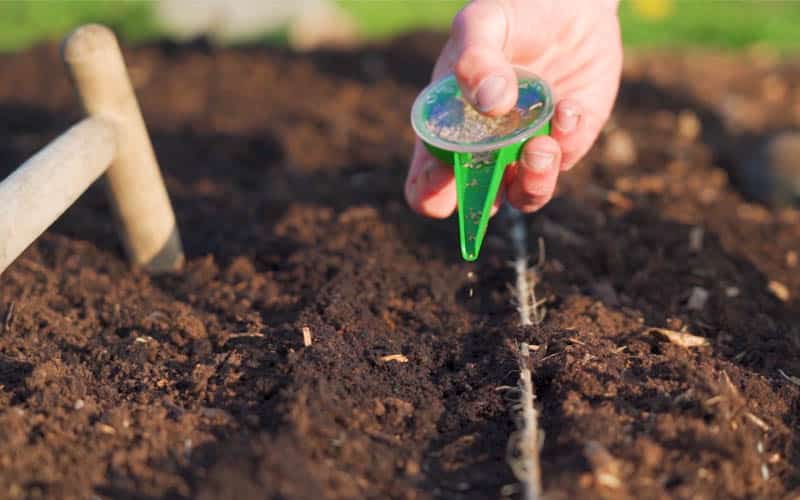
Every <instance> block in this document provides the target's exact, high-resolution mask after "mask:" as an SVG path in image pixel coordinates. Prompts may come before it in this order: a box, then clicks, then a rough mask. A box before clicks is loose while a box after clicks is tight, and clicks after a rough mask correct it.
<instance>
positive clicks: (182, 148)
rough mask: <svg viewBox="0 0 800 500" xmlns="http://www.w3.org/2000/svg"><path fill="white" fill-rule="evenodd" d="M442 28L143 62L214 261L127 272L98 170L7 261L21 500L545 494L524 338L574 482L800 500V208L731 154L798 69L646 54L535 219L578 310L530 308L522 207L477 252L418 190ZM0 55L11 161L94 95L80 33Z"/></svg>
mask: <svg viewBox="0 0 800 500" xmlns="http://www.w3.org/2000/svg"><path fill="white" fill-rule="evenodd" d="M442 41H443V40H442V38H441V37H439V36H435V35H428V34H418V35H415V36H409V37H406V38H403V39H400V40H397V41H394V42H392V43H389V44H387V45H385V46H381V47H374V48H368V49H363V50H360V51H357V52H351V53H315V54H312V55H311V56H301V55H295V54H292V53H289V52H286V51H283V50H278V49H254V48H250V49H230V50H219V49H213V48H210V47H208V46H207V45H206V44H203V43H196V44H192V45H187V46H174V45H167V44H161V45H154V46H150V47H143V48H139V49H135V50H131V51H128V52H127V53H126V57H127V59H128V61H129V64H130V71H131V75H132V78H133V81H134V83H135V86H136V90H137V93H138V95H139V96H140V100H141V104H142V108H143V111H144V115H145V118H146V121H147V123H148V125H149V127H150V130H151V132H152V136H153V142H154V145H155V149H156V152H157V155H158V157H159V159H160V162H161V165H162V167H163V170H164V174H165V177H166V180H167V184H168V188H169V190H170V193H171V195H172V197H173V201H174V205H175V209H176V212H177V216H178V219H179V222H180V226H181V229H182V234H183V238H184V242H185V247H186V250H187V254H188V255H187V256H188V265H187V266H186V269H185V271H183V272H181V273H179V274H176V275H172V276H163V277H155V278H153V277H148V276H147V275H145V274H143V273H141V272H138V271H131V270H129V269H128V267H127V264H126V262H125V260H124V258H123V253H122V250H121V248H120V247H119V245H118V243H117V239H116V236H115V234H114V230H113V226H112V221H111V218H110V216H109V211H108V205H107V203H106V201H105V198H104V196H103V193H102V190H101V189H100V187H98V186H95V187H93V188H92V189H91V190H90V192H88V193H87V194H86V195H85V196H83V197H82V198H81V200H80V201H79V202H78V203H77V204H76V205H75V206H74V207H73V208H71V209H70V210H69V211H68V212H67V213H66V214H65V215H64V216H63V217H62V218H61V219H60V220H59V221H58V222H57V224H56V225H55V226H54V227H53V228H52V229H51V230H50V231H49V232H48V233H47V234H45V235H44V236H43V237H42V238H41V239H40V240H38V242H37V243H36V244H34V245H33V246H32V247H31V248H30V249H29V250H28V251H26V253H25V254H24V255H23V256H22V257H21V258H20V259H18V261H17V262H16V263H15V264H14V265H13V266H12V267H11V268H10V269H9V270H8V271H7V272H6V273H5V274H4V275H3V276H2V278H0V283H1V284H0V324H2V326H0V496H1V497H3V498H12V499H15V498H34V499H35V498H69V499H86V498H138V499H143V498H200V499H215V498H239V499H247V498H404V499H412V498H439V497H441V498H456V499H458V498H470V499H478V498H499V497H501V495H503V494H510V495H513V496H518V495H519V493H518V490H515V489H514V486H513V485H515V484H516V481H515V478H514V477H513V475H512V473H511V471H510V469H509V467H508V466H507V464H506V442H507V440H508V438H509V435H510V434H511V433H512V432H513V431H514V423H513V421H512V418H511V414H510V405H511V403H510V402H509V401H507V400H506V399H505V398H504V393H503V391H502V390H498V387H500V386H505V385H512V384H514V383H515V380H516V378H517V366H516V359H515V356H514V355H513V353H512V350H511V348H512V347H513V346H514V345H515V343H516V342H522V341H525V342H528V343H530V344H533V345H537V346H540V347H539V349H538V350H537V351H535V353H534V354H535V355H534V362H533V376H534V380H533V381H534V385H535V388H536V394H537V397H538V399H537V404H538V406H539V408H540V410H541V421H540V425H541V428H542V429H543V431H544V433H545V440H544V448H543V450H542V476H543V481H544V489H545V490H546V492H547V493H548V497H549V498H789V497H792V496H794V495H797V494H800V488H799V487H800V473H799V472H798V471H799V470H800V469H798V466H800V454H799V452H800V442H798V436H799V435H800V434H798V433H799V432H800V431H798V418H800V417H798V415H800V413H798V410H799V408H798V402H800V387H798V386H797V385H796V384H795V383H794V382H793V381H792V379H791V377H793V376H800V301H798V297H800V272H798V269H797V265H798V264H797V260H798V259H797V252H798V251H800V212H798V211H796V210H791V209H781V210H778V209H769V208H766V207H764V206H761V205H758V204H755V203H752V202H749V201H747V200H746V199H744V198H743V197H742V195H740V194H739V191H738V190H737V188H736V185H735V182H736V177H735V176H733V175H730V176H729V175H728V174H727V173H726V169H727V168H729V167H730V166H731V165H732V164H733V162H735V161H737V158H739V157H740V156H741V155H742V150H741V149H737V148H742V147H744V145H745V144H747V138H748V137H754V136H756V135H757V134H761V133H764V132H766V131H768V130H772V129H778V128H781V127H784V126H789V125H792V124H795V125H797V124H800V63H798V62H792V61H784V60H780V59H777V58H775V57H773V56H771V55H769V54H764V53H753V54H746V55H741V56H730V55H722V56H721V55H714V54H692V55H690V56H687V55H681V54H660V55H659V54H648V55H641V56H634V57H632V58H631V59H629V61H628V63H627V67H626V79H625V84H624V85H623V89H622V91H621V98H620V104H619V106H618V109H617V112H616V114H615V116H614V119H613V122H612V124H610V125H609V128H608V130H607V131H606V132H604V134H603V136H602V137H601V139H600V140H599V142H598V144H597V147H596V148H595V149H594V150H593V152H592V153H591V155H590V157H589V158H588V159H587V160H586V161H585V162H583V164H582V165H580V166H579V167H578V168H576V169H574V170H573V171H572V172H569V173H567V174H564V176H563V179H562V183H561V184H562V188H561V191H560V193H559V196H558V197H557V198H556V199H555V200H554V201H553V202H552V203H551V204H549V205H548V206H547V207H546V208H545V209H544V210H543V211H541V212H540V213H539V214H537V215H535V216H531V217H529V218H527V221H528V225H529V228H528V229H529V234H530V235H531V240H530V241H529V246H530V249H529V250H530V254H531V256H532V257H535V256H536V253H537V250H536V249H537V244H536V238H537V237H538V236H541V237H543V238H544V239H545V242H546V248H547V263H546V266H545V268H544V271H543V275H542V282H541V284H540V285H539V288H538V289H537V294H538V296H539V297H544V298H547V299H548V303H547V304H546V307H547V315H546V319H545V321H544V323H543V324H542V325H541V326H539V327H535V326H534V327H525V328H523V327H520V326H518V323H517V319H518V316H517V314H516V312H515V311H514V309H513V306H512V305H511V301H510V293H509V291H508V289H507V284H508V283H512V282H513V279H514V276H513V270H512V269H511V268H510V267H509V265H508V262H509V260H510V259H511V258H512V257H513V248H512V246H511V243H510V241H508V238H507V234H508V224H507V221H504V220H503V219H499V218H496V219H495V220H494V221H493V222H492V224H491V226H490V229H489V231H490V235H489V238H488V240H487V242H486V246H485V248H484V251H483V256H482V258H481V260H480V261H479V262H478V263H477V264H468V263H465V262H462V261H461V260H460V258H459V254H458V247H457V225H456V222H455V221H454V220H452V219H451V220H446V221H428V220H422V219H421V218H419V217H417V216H415V215H413V214H412V213H410V211H409V210H408V209H407V208H406V206H405V204H404V202H403V199H402V185H403V179H404V173H405V172H404V169H405V165H406V163H407V161H408V156H409V151H410V148H411V141H412V139H413V136H412V132H411V129H410V126H409V124H408V114H409V109H410V106H411V103H412V101H413V98H414V97H415V95H416V93H417V92H418V91H419V90H420V89H421V88H422V86H423V85H424V84H426V83H427V78H428V74H429V71H430V68H431V67H432V63H433V60H434V57H435V55H436V53H437V51H438V49H439V47H440V46H441V43H442ZM0 75H2V78H0V114H2V117H3V119H2V120H0V160H2V161H0V165H2V169H3V171H2V173H3V174H7V173H8V172H10V171H11V169H13V168H14V167H15V166H17V165H18V164H19V163H21V161H23V160H24V159H25V158H26V157H27V156H28V155H30V154H31V153H33V152H34V151H35V150H36V149H38V148H40V147H41V146H43V145H44V144H45V143H46V142H47V141H48V140H50V139H51V138H52V137H54V136H55V135H56V134H58V133H59V132H60V131H62V130H64V129H65V128H66V127H67V126H68V125H69V124H71V123H73V122H74V121H76V120H77V119H78V118H79V117H80V113H79V110H78V108H77V105H76V99H75V98H74V96H73V95H72V91H71V88H70V85H69V83H68V81H67V78H66V76H65V73H64V71H63V70H62V69H61V65H60V63H59V59H58V50H57V47H55V46H54V45H53V46H42V47H39V48H36V49H33V50H30V51H28V52H24V53H20V54H17V55H10V56H9V55H6V56H2V57H0ZM771 282H772V284H771ZM775 283H777V285H776V284H775ZM781 286H782V287H783V288H780V287H781ZM698 288H699V289H702V290H703V292H705V299H703V300H700V299H697V298H696V297H698V296H703V295H704V294H703V293H700V292H696V289H698ZM776 290H780V292H778V293H776V292H775V291H776ZM693 297H694V298H693ZM690 299H691V300H690ZM690 305H691V307H690ZM304 327H307V328H308V329H309V331H310V333H311V337H312V344H311V346H309V347H304V343H303V333H302V332H303V328H304ZM652 328H662V329H671V330H676V331H681V330H685V331H686V332H688V333H691V334H693V335H695V336H699V337H703V338H705V339H707V340H708V344H709V345H708V346H699V347H691V348H685V347H681V346H679V345H676V344H673V343H671V342H669V341H668V340H667V337H664V336H663V335H655V334H653V333H652V331H651V329H652ZM393 355H402V356H393ZM389 356H391V357H389ZM404 360H407V362H405V361H404ZM781 371H782V372H783V373H785V374H786V375H787V376H788V377H789V378H787V377H784V376H782V375H781ZM508 485H512V486H508Z"/></svg>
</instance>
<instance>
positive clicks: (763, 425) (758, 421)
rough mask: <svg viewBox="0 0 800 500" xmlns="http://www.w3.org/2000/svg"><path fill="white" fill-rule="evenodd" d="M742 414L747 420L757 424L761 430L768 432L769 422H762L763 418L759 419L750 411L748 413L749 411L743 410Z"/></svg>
mask: <svg viewBox="0 0 800 500" xmlns="http://www.w3.org/2000/svg"><path fill="white" fill-rule="evenodd" d="M744 416H745V417H746V418H747V419H748V420H750V421H751V422H753V423H754V424H756V426H757V427H758V428H760V429H761V430H762V431H764V432H769V429H770V427H769V424H767V423H766V422H764V421H763V420H761V419H760V418H758V417H757V416H755V415H753V414H752V413H750V412H749V411H748V412H745V413H744Z"/></svg>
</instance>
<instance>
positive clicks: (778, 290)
mask: <svg viewBox="0 0 800 500" xmlns="http://www.w3.org/2000/svg"><path fill="white" fill-rule="evenodd" d="M767 288H768V289H769V291H770V292H772V295H774V296H775V297H776V298H777V299H778V300H780V301H781V302H789V299H790V298H791V296H790V293H789V288H788V287H787V286H786V285H784V284H783V283H781V282H780V281H775V280H772V281H770V282H769V284H768V285H767Z"/></svg>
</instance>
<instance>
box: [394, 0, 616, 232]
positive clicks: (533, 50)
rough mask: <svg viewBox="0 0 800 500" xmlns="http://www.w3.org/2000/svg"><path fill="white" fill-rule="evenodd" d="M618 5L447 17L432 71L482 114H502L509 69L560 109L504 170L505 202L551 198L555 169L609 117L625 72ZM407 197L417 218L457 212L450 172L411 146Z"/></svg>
mask: <svg viewBox="0 0 800 500" xmlns="http://www.w3.org/2000/svg"><path fill="white" fill-rule="evenodd" d="M617 4H618V0H473V1H472V2H470V3H469V4H468V5H467V6H465V7H464V8H463V9H462V10H461V11H460V12H459V13H458V14H457V15H456V17H455V19H454V20H453V27H452V31H451V35H450V39H449V40H448V41H447V43H446V44H445V46H444V49H443V50H442V53H441V55H440V56H439V60H438V61H437V63H436V66H435V67H434V71H433V79H434V80H437V79H439V78H441V77H443V76H445V75H447V74H448V73H455V75H456V78H457V80H458V83H459V86H460V87H461V89H462V92H463V94H464V96H465V97H466V98H467V100H469V101H470V102H471V103H472V104H473V105H474V106H475V107H476V108H477V109H478V110H480V111H481V112H483V113H485V114H486V115H489V116H500V115H503V114H505V113H507V112H509V111H510V110H511V108H512V107H513V106H514V104H515V103H516V101H517V80H516V75H515V73H514V69H513V66H520V67H523V68H525V69H527V70H529V71H531V72H533V73H534V74H536V75H537V76H539V77H541V78H542V79H544V80H545V81H546V82H547V83H548V84H549V85H550V87H551V89H552V90H553V93H554V95H555V98H556V109H555V114H554V115H553V119H552V125H553V126H552V131H551V134H550V135H549V136H540V137H536V138H533V139H531V140H530V141H528V143H527V144H526V145H525V148H524V149H523V152H522V156H521V158H520V161H519V162H516V163H515V164H512V165H510V166H509V167H508V169H507V171H506V176H505V179H504V181H503V187H502V188H501V192H500V194H498V197H497V202H496V205H497V204H499V203H501V202H502V200H503V196H505V197H506V198H507V199H508V201H509V202H510V203H511V204H512V205H513V206H515V207H516V208H518V209H519V210H521V211H523V212H533V211H535V210H538V209H539V208H541V207H542V206H544V205H545V204H546V203H547V202H548V201H550V199H551V198H552V196H553V192H554V191H555V187H556V181H557V179H558V175H559V172H560V171H564V170H569V169H570V168H572V166H573V165H575V163H576V162H577V161H578V160H580V159H581V158H582V157H583V156H584V155H585V154H586V152H587V151H588V150H589V148H590V147H591V146H592V144H593V143H594V141H595V139H596V138H597V136H598V134H599V133H600V130H601V129H602V127H603V125H604V124H605V122H606V120H607V119H608V116H609V114H610V113H611V108H612V106H613V104H614V100H615V98H616V95H617V90H618V88H619V80H620V74H621V72H622V44H621V40H620V30H619V22H618V19H617ZM405 195H406V199H407V200H408V203H409V204H410V205H411V207H412V208H413V209H414V210H416V211H417V212H419V213H421V214H423V215H426V216H429V217H435V218H445V217H448V216H449V215H450V214H451V213H452V212H453V210H454V209H455V207H456V187H455V180H454V178H453V168H452V167H451V166H449V165H445V164H443V163H441V162H439V161H437V160H435V159H434V158H433V157H432V156H431V155H430V154H429V153H428V152H427V150H426V149H425V147H424V146H423V145H422V143H421V142H420V141H419V140H417V142H416V144H415V146H414V153H413V156H412V159H411V166H410V168H409V172H408V178H407V179H406V185H405Z"/></svg>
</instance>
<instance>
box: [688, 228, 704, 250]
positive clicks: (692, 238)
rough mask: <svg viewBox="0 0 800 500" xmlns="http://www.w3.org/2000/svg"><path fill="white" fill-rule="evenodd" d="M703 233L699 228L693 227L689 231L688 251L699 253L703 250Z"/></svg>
mask: <svg viewBox="0 0 800 500" xmlns="http://www.w3.org/2000/svg"><path fill="white" fill-rule="evenodd" d="M704 235H705V231H704V230H703V228H702V227H700V226H695V227H693V228H692V230H691V231H689V251H690V252H692V253H699V252H700V251H701V250H702V249H703V236H704Z"/></svg>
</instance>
